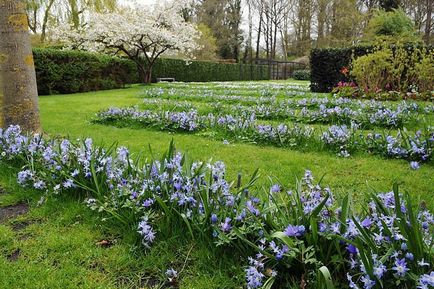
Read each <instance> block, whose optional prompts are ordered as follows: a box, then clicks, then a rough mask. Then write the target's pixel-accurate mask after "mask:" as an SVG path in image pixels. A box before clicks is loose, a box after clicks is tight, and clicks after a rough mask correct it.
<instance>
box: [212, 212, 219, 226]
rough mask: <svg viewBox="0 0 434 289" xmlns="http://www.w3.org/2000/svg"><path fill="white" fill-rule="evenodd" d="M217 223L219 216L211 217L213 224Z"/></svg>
mask: <svg viewBox="0 0 434 289" xmlns="http://www.w3.org/2000/svg"><path fill="white" fill-rule="evenodd" d="M217 221H218V218H217V215H216V214H212V215H211V223H212V224H215V223H217Z"/></svg>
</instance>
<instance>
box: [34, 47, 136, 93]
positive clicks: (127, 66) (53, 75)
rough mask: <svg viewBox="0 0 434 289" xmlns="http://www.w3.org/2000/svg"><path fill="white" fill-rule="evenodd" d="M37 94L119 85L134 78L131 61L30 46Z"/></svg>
mask: <svg viewBox="0 0 434 289" xmlns="http://www.w3.org/2000/svg"><path fill="white" fill-rule="evenodd" d="M33 55H34V58H35V67H36V79H37V82H38V92H39V94H42V95H43V94H53V93H75V92H86V91H92V90H102V89H113V88H120V87H122V86H124V85H125V84H127V83H135V82H138V78H137V69H136V67H135V65H134V64H133V63H132V62H130V61H128V60H125V59H122V58H118V57H110V56H106V55H98V54H92V53H86V52H79V51H64V50H58V49H34V50H33Z"/></svg>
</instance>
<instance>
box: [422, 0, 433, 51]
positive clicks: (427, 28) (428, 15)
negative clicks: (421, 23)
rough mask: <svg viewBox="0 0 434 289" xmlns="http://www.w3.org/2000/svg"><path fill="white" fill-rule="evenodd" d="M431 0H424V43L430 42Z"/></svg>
mask: <svg viewBox="0 0 434 289" xmlns="http://www.w3.org/2000/svg"><path fill="white" fill-rule="evenodd" d="M433 4H434V3H433V0H426V7H427V11H426V22H425V35H424V38H425V43H426V44H427V45H429V44H430V43H431V25H432V9H433Z"/></svg>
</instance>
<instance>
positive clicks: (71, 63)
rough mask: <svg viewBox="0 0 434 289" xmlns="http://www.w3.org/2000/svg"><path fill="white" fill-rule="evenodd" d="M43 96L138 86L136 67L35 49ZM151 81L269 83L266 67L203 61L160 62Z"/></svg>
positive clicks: (91, 56)
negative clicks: (258, 81)
mask: <svg viewBox="0 0 434 289" xmlns="http://www.w3.org/2000/svg"><path fill="white" fill-rule="evenodd" d="M33 55H34V59H35V68H36V79H37V83H38V92H39V94H40V95H46V94H54V93H76V92H85V91H96V90H103V89H114V88H121V87H123V86H125V84H131V83H139V82H140V79H141V78H140V77H139V73H138V69H137V66H136V64H135V63H134V62H133V61H131V60H129V59H126V58H120V57H113V56H108V55H101V54H94V53H89V52H83V51H66V50H59V49H33ZM152 76H153V77H152V79H153V80H154V81H155V80H156V78H158V77H173V78H175V79H176V80H177V81H185V82H192V81H198V82H199V81H200V82H204V81H231V80H262V79H269V70H268V67H267V66H263V65H247V64H222V63H214V62H204V61H190V62H189V63H186V61H184V60H178V59H165V58H164V59H158V60H157V62H156V64H155V65H154V68H153V75H152Z"/></svg>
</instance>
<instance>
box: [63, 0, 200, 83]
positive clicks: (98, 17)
mask: <svg viewBox="0 0 434 289" xmlns="http://www.w3.org/2000/svg"><path fill="white" fill-rule="evenodd" d="M183 5H184V3H182V2H176V3H175V2H172V3H169V2H165V3H164V4H162V5H158V6H155V7H154V8H153V9H149V7H143V6H139V5H136V6H135V7H133V8H125V9H124V10H123V11H120V12H112V13H105V14H100V13H93V14H92V15H91V17H90V18H89V22H88V23H87V25H86V27H83V28H81V29H79V30H76V29H75V27H74V26H73V27H71V28H69V29H63V28H60V29H59V30H58V31H57V32H56V33H55V38H56V39H57V40H60V41H63V42H65V44H67V45H69V47H70V48H81V49H85V50H89V51H96V52H107V53H113V54H121V55H126V56H128V57H129V58H130V59H131V60H133V61H134V62H135V63H136V64H137V67H138V69H139V71H140V73H141V75H142V79H143V82H144V83H150V82H151V76H152V68H153V66H154V64H155V62H156V60H157V59H158V58H159V57H160V56H161V55H162V54H163V53H166V52H172V53H173V52H179V53H180V54H189V53H191V52H192V51H193V50H195V49H196V48H197V44H196V40H197V39H198V38H199V33H198V31H197V29H196V27H195V25H193V24H191V23H189V22H186V21H185V19H184V18H183V17H182V9H183V8H184V6H183Z"/></svg>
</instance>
